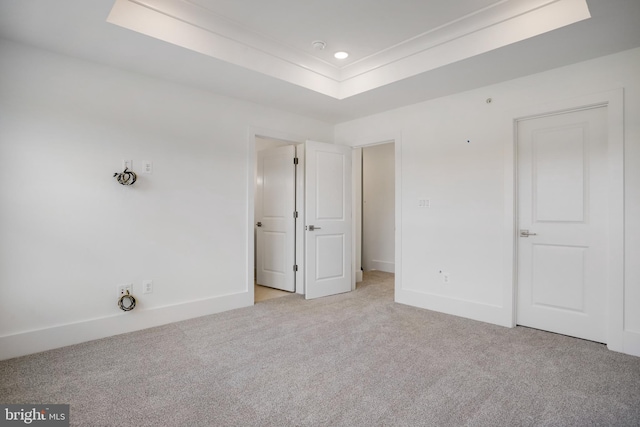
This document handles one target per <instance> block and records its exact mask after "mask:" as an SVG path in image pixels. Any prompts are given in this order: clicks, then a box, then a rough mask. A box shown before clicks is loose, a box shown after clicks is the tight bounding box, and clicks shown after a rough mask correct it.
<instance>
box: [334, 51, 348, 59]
mask: <svg viewBox="0 0 640 427" xmlns="http://www.w3.org/2000/svg"><path fill="white" fill-rule="evenodd" d="M333 56H334V57H335V58H336V59H346V58H347V57H348V56H349V54H348V53H347V52H336V53H334V54H333Z"/></svg>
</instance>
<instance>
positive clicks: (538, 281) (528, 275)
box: [517, 107, 607, 342]
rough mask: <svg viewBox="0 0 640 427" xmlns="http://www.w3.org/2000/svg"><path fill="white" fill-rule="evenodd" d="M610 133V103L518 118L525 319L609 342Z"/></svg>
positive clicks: (520, 307) (521, 319)
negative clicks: (608, 130) (607, 303)
mask: <svg viewBox="0 0 640 427" xmlns="http://www.w3.org/2000/svg"><path fill="white" fill-rule="evenodd" d="M606 135H607V130H606V107H601V108H593V109H587V110H581V111H574V112H567V113H563V114H557V115H552V116H547V117H541V118H536V119H530V120H523V121H521V122H519V123H518V222H519V228H520V237H518V304H517V323H518V324H520V325H524V326H530V327H534V328H538V329H543V330H547V331H552V332H557V333H561V334H565V335H571V336H575V337H579V338H584V339H589V340H593V341H598V342H606V286H607V282H606V280H607V263H606V253H607V247H606V239H607V226H606V224H607V214H606V206H607V194H606V190H605V188H606V183H607V154H606V150H607V139H606V138H607V137H606ZM523 230H527V231H528V233H529V234H528V235H527V232H524V233H523Z"/></svg>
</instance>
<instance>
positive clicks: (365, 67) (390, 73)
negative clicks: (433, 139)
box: [107, 0, 591, 99]
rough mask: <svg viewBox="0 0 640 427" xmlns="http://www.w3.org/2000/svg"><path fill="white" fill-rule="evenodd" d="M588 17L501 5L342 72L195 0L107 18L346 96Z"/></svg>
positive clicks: (556, 8)
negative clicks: (196, 2)
mask: <svg viewBox="0 0 640 427" xmlns="http://www.w3.org/2000/svg"><path fill="white" fill-rule="evenodd" d="M590 17H591V15H590V13H589V8H588V6H587V3H586V0H502V1H500V2H498V3H495V4H493V5H491V6H488V7H486V8H483V9H481V10H479V11H476V12H473V13H471V14H468V15H465V16H463V17H460V18H458V19H456V20H453V21H451V22H449V23H447V24H445V25H441V26H439V27H437V28H433V29H430V30H428V31H426V32H424V33H422V34H419V35H416V36H414V37H411V38H409V39H407V40H405V41H403V42H401V43H398V44H396V45H394V46H391V47H389V48H385V49H383V50H381V51H379V52H377V53H375V54H373V55H369V56H367V57H365V58H362V59H360V60H357V61H355V62H353V63H350V64H348V65H345V66H343V67H336V66H335V65H333V64H331V63H328V62H326V61H324V60H322V59H320V58H317V57H315V56H313V55H312V54H310V53H307V52H304V51H301V50H299V49H296V48H294V47H292V46H288V45H286V44H283V43H281V42H279V41H276V40H273V39H270V38H269V37H267V36H265V35H263V34H259V33H257V32H255V31H252V30H251V29H249V28H245V27H243V26H242V25H241V24H239V23H237V22H234V21H232V20H230V19H227V18H225V17H222V16H220V15H218V14H216V13H215V12H214V11H212V10H210V9H208V8H205V7H202V6H200V5H197V4H195V3H194V2H193V1H191V0H116V2H115V4H114V7H113V9H112V10H111V13H110V15H109V17H108V19H107V21H108V22H110V23H113V24H116V25H119V26H121V27H124V28H128V29H130V30H133V31H137V32H140V33H142V34H146V35H148V36H151V37H154V38H157V39H160V40H164V41H166V42H168V43H172V44H175V45H178V46H181V47H184V48H186V49H190V50H193V51H196V52H199V53H202V54H204V55H208V56H210V57H213V58H216V59H219V60H222V61H226V62H229V63H232V64H235V65H239V66H242V67H245V68H248V69H251V70H253V71H257V72H260V73H263V74H266V75H269V76H272V77H275V78H278V79H281V80H285V81H287V82H290V83H293V84H296V85H298V86H302V87H305V88H307V89H311V90H313V91H316V92H319V93H322V94H324V95H327V96H330V97H333V98H336V99H344V98H348V97H350V96H354V95H357V94H359V93H363V92H366V91H369V90H372V89H375V88H378V87H381V86H384V85H387V84H390V83H393V82H396V81H399V80H402V79H405V78H408V77H411V76H415V75H417V74H421V73H424V72H427V71H430V70H433V69H436V68H439V67H442V66H445V65H448V64H451V63H454V62H457V61H461V60H464V59H467V58H470V57H473V56H476V55H480V54H483V53H486V52H488V51H491V50H494V49H497V48H500V47H503V46H506V45H509V44H512V43H516V42H518V41H522V40H525V39H527V38H530V37H535V36H537V35H539V34H543V33H546V32H548V31H552V30H554V29H557V28H561V27H564V26H566V25H569V24H572V23H575V22H578V21H581V20H584V19H588V18H590Z"/></svg>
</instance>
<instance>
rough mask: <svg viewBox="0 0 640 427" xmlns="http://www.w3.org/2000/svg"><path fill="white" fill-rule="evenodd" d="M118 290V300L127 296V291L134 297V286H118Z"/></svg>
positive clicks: (129, 284)
mask: <svg viewBox="0 0 640 427" xmlns="http://www.w3.org/2000/svg"><path fill="white" fill-rule="evenodd" d="M117 289H118V298H120V297H121V296H123V295H126V294H127V291H129V295H133V284H131V283H128V284H126V285H118V286H117Z"/></svg>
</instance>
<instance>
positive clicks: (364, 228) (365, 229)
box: [354, 141, 397, 281]
mask: <svg viewBox="0 0 640 427" xmlns="http://www.w3.org/2000/svg"><path fill="white" fill-rule="evenodd" d="M395 151H396V147H395V142H394V141H386V142H382V143H378V144H373V145H367V146H363V147H358V148H356V149H355V151H354V158H355V159H356V160H355V162H356V163H358V165H357V166H358V168H357V170H356V174H355V176H354V180H355V181H356V187H357V188H356V192H355V194H356V198H357V202H356V218H355V223H356V269H357V274H356V276H357V281H361V280H362V274H363V272H365V271H377V272H381V273H388V274H394V273H395V271H396V259H397V257H396V254H395V252H396V199H397V197H396V158H395Z"/></svg>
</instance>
